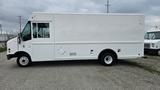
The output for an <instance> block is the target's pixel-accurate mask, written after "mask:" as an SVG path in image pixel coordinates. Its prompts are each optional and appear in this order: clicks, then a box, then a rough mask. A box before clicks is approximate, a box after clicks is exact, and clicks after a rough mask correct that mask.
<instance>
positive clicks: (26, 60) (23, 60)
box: [17, 54, 31, 67]
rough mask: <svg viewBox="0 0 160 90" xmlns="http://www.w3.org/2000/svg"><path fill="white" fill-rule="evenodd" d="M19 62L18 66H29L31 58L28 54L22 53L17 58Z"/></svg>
mask: <svg viewBox="0 0 160 90" xmlns="http://www.w3.org/2000/svg"><path fill="white" fill-rule="evenodd" d="M17 64H18V66H20V67H27V66H29V65H30V64H31V59H30V57H29V56H28V55H25V54H24V55H20V56H19V57H18V58H17Z"/></svg>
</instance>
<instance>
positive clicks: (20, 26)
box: [19, 16, 22, 32]
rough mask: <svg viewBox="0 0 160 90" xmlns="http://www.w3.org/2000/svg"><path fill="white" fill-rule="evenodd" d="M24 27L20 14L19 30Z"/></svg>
mask: <svg viewBox="0 0 160 90" xmlns="http://www.w3.org/2000/svg"><path fill="white" fill-rule="evenodd" d="M21 29H22V16H19V31H20V32H21Z"/></svg>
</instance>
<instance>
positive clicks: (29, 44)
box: [7, 13, 144, 67]
mask: <svg viewBox="0 0 160 90" xmlns="http://www.w3.org/2000/svg"><path fill="white" fill-rule="evenodd" d="M143 48H144V15H140V14H104V13H102V14H73V13H72V14H56V13H33V14H32V15H31V17H30V18H29V20H28V23H27V24H26V26H25V27H24V29H23V31H22V32H21V33H20V34H19V35H18V37H16V38H13V39H11V40H9V41H8V42H7V57H8V59H10V58H13V57H17V64H18V65H19V66H22V67H25V66H28V65H30V64H31V62H37V61H60V60H93V59H98V60H99V61H100V62H101V63H102V64H104V65H112V64H114V63H115V62H116V61H117V60H118V59H129V58H137V57H142V56H143Z"/></svg>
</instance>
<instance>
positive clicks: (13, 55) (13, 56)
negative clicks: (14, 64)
mask: <svg viewBox="0 0 160 90" xmlns="http://www.w3.org/2000/svg"><path fill="white" fill-rule="evenodd" d="M15 57H16V55H15V54H8V55H7V59H8V60H10V59H11V58H15Z"/></svg>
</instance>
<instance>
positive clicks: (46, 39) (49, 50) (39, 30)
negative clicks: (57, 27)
mask: <svg viewBox="0 0 160 90" xmlns="http://www.w3.org/2000/svg"><path fill="white" fill-rule="evenodd" d="M51 26H52V22H47V21H46V22H44V21H37V22H32V25H31V27H32V38H33V40H32V56H33V57H32V59H33V61H52V60H54V39H53V35H52V34H51V33H52V31H53V30H52V29H53V28H52V27H51Z"/></svg>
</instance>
